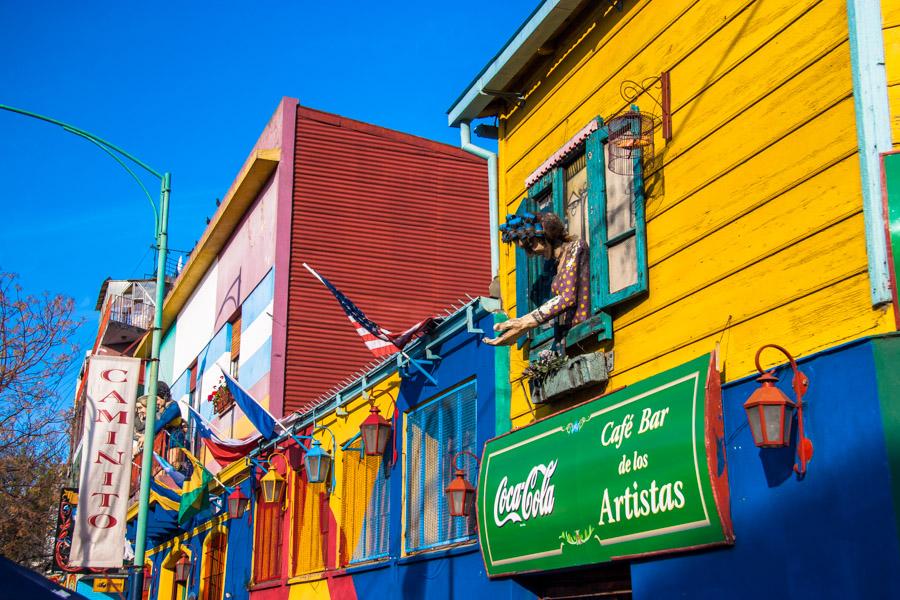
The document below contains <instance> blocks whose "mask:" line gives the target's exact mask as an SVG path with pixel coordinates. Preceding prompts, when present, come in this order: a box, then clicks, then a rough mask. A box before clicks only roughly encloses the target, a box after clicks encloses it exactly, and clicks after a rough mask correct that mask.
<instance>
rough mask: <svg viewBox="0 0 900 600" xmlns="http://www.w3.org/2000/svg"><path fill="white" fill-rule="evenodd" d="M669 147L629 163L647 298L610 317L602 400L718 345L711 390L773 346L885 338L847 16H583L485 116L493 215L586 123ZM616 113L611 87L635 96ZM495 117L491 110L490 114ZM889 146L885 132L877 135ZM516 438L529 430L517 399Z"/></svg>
mask: <svg viewBox="0 0 900 600" xmlns="http://www.w3.org/2000/svg"><path fill="white" fill-rule="evenodd" d="M889 4H891V3H885V4H884V13H885V14H884V20H883V23H884V35H885V42H886V49H887V54H888V59H889V60H888V65H889V73H890V74H889V78H888V81H889V84H890V85H889V90H890V98H891V101H892V104H893V107H894V111H893V113H894V114H895V115H896V114H897V113H900V96H898V90H900V79H898V78H900V75H898V74H897V73H898V71H897V67H896V65H897V64H898V63H900V56H898V55H900V45H898V41H900V37H898V36H900V27H898V25H900V22H898V19H900V17H898V15H900V9H898V6H897V5H896V3H893V6H889ZM663 72H668V75H669V79H670V82H671V83H670V86H669V90H670V92H669V93H670V106H669V110H668V112H669V113H670V114H671V130H672V135H671V139H670V140H664V139H663V136H662V130H661V128H660V129H657V131H656V133H655V152H654V155H653V156H652V158H651V157H649V156H648V157H646V158H645V160H644V193H645V198H644V200H645V215H646V216H645V218H646V244H647V248H646V252H647V267H648V290H647V293H646V294H644V295H641V296H639V297H637V298H635V299H632V300H629V301H627V302H625V303H621V304H618V305H617V306H614V307H612V308H611V310H610V313H611V317H612V323H613V327H612V330H613V333H612V337H613V339H612V340H608V341H605V342H603V343H602V344H600V345H599V346H597V347H596V348H592V349H602V350H605V351H612V352H613V362H614V369H613V370H612V372H611V374H610V382H609V385H608V389H615V388H618V387H620V386H624V385H628V384H630V383H633V382H635V381H638V380H641V379H643V378H646V377H647V376H649V375H651V374H653V373H658V372H660V371H662V370H665V369H667V368H669V367H671V366H674V365H677V364H681V363H683V362H685V361H687V360H689V359H690V358H692V357H695V356H697V355H700V354H702V353H704V352H707V351H709V350H711V349H713V348H714V347H716V346H717V345H718V347H719V349H720V360H721V362H722V366H723V369H724V373H725V376H726V379H727V380H734V379H737V378H740V377H744V376H746V375H748V374H750V373H751V372H753V371H755V368H754V365H753V357H754V353H755V351H756V349H757V348H758V347H759V346H761V345H762V344H764V343H767V342H777V343H780V344H781V345H783V346H785V347H787V348H789V349H790V350H791V351H792V352H794V353H795V354H796V355H800V356H803V355H808V354H811V353H814V352H817V351H820V350H823V349H825V348H828V347H831V346H835V345H837V344H841V343H843V342H846V341H850V340H853V339H856V338H859V337H862V336H868V335H873V334H878V333H882V332H887V331H891V330H893V329H894V315H893V311H892V310H891V308H890V306H889V305H887V304H885V305H882V306H873V302H872V299H871V297H870V285H869V274H868V270H867V253H866V230H865V223H864V215H863V199H862V188H861V180H860V161H859V157H858V146H859V144H858V140H857V133H856V127H857V125H856V118H855V112H854V98H853V73H852V66H851V48H850V41H849V38H848V15H847V3H846V2H844V1H843V0H824V1H811V2H787V1H783V0H764V1H757V2H752V1H749V2H748V1H746V0H739V1H699V2H684V3H676V2H664V1H662V0H648V1H640V2H634V3H632V2H626V3H624V5H623V4H621V3H620V4H619V5H618V6H617V5H616V4H615V3H613V4H610V3H597V4H595V5H593V6H592V7H590V8H584V9H581V12H579V13H577V14H575V15H574V16H573V18H572V19H570V21H569V23H568V25H567V26H565V27H564V28H563V30H562V33H561V34H559V35H557V36H556V37H555V39H553V40H552V41H551V43H550V44H549V45H548V46H546V47H542V48H540V50H539V52H538V57H537V58H536V59H534V60H533V61H531V62H530V63H529V64H528V66H527V67H526V68H525V69H524V70H523V71H522V72H521V74H520V75H519V76H518V78H517V80H516V82H515V84H514V87H515V91H516V92H517V93H519V94H520V95H521V102H518V103H509V104H506V105H505V106H503V107H502V109H501V110H498V117H499V151H498V159H499V202H500V207H499V210H500V214H501V215H502V214H504V211H505V213H515V212H516V211H517V210H518V209H519V206H520V203H521V202H522V200H523V198H524V197H525V196H526V195H527V194H528V188H527V186H526V178H528V176H529V174H531V173H532V172H533V171H534V170H535V169H537V168H538V167H539V166H540V165H541V164H542V163H544V162H545V161H546V160H547V159H548V158H549V157H551V156H552V155H553V154H554V153H556V152H557V151H558V150H559V149H560V148H562V147H563V146H564V145H565V144H566V142H567V141H568V140H570V139H571V138H572V137H573V135H575V134H576V133H577V132H579V131H580V130H582V128H584V127H585V125H586V124H587V123H589V122H590V121H591V120H592V119H594V118H596V117H598V115H599V116H600V117H601V118H602V119H604V120H608V119H609V118H611V117H613V116H615V115H616V114H619V113H621V112H622V111H624V110H626V109H627V108H628V106H629V105H630V104H632V103H633V104H636V105H637V106H639V107H640V109H641V110H643V111H647V112H651V113H656V114H657V115H660V112H661V110H660V106H659V102H660V101H661V90H660V88H659V85H658V84H657V83H656V81H657V80H658V78H659V76H660V74H661V73H663ZM648 80H649V83H650V85H649V89H648V90H647V91H646V93H640V94H639V95H638V96H637V97H634V98H628V97H623V94H622V88H623V84H625V83H626V82H627V81H632V82H638V83H646V82H648ZM495 106H497V105H495ZM892 122H893V126H894V129H895V133H894V136H893V137H894V140H895V144H896V140H897V139H898V137H900V136H898V135H897V134H896V129H897V126H898V120H897V117H896V116H895V117H894V119H893V121H892ZM517 266H518V265H517V264H516V256H515V249H514V247H513V246H512V245H510V244H503V245H502V247H501V249H500V281H501V290H502V299H503V305H504V308H506V309H507V310H508V311H509V312H510V314H516V312H517V308H518V307H517V306H516V269H517ZM527 358H528V357H527V354H526V352H525V351H524V350H514V351H513V353H512V360H511V368H510V380H511V382H512V383H511V387H512V405H511V417H512V420H513V424H514V426H521V425H524V424H527V423H528V422H530V421H531V420H533V419H534V418H536V417H538V416H540V415H541V414H542V412H541V410H539V409H537V410H536V409H535V407H534V405H533V404H532V403H531V402H530V399H529V396H528V392H527V390H526V387H527V386H525V385H518V384H517V381H518V380H519V379H520V377H521V372H522V369H523V368H524V366H525V365H526V360H527Z"/></svg>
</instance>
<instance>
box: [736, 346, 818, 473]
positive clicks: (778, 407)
mask: <svg viewBox="0 0 900 600" xmlns="http://www.w3.org/2000/svg"><path fill="white" fill-rule="evenodd" d="M766 348H773V349H775V350H778V351H779V352H781V353H782V354H784V355H785V356H786V357H787V358H788V360H789V361H790V363H791V369H792V370H793V371H794V378H793V381H792V386H793V388H794V394H795V395H796V396H797V400H796V402H795V401H793V400H791V399H790V398H788V397H787V396H786V395H785V394H784V393H783V392H782V391H781V390H779V389H778V388H777V387H775V384H776V383H777V382H778V377H776V376H775V373H774V371H768V372H765V371H763V368H762V366H760V364H759V356H760V354H762V351H763V350H765V349H766ZM756 370H757V371H759V372H760V373H761V375H760V377H759V378H757V380H756V381H758V382H759V383H760V387H759V388H758V389H757V390H756V391H754V392H753V393H752V394H751V395H750V397H749V398H748V399H747V401H746V402H744V410H745V411H747V422H748V423H749V424H750V431H751V433H753V441H754V443H756V445H757V446H758V447H760V448H784V447H786V446H789V445H790V443H791V421H793V418H794V411H796V412H797V457H798V458H799V463H798V464H795V465H794V471H796V472H797V473H798V474H800V475H804V474H806V463H808V462H809V460H810V459H811V458H812V454H813V445H812V442H811V441H810V440H809V438H807V437H806V435H805V434H804V431H803V395H804V394H805V393H806V390H807V389H808V388H809V378H808V377H807V376H806V375H805V374H804V373H803V372H802V371H801V370H800V368H799V367H798V366H797V361H795V360H794V357H793V356H791V354H790V352H788V351H787V350H785V349H784V348H782V347H781V346H776V345H775V344H766V345H765V346H763V347H762V348H760V349H759V350H757V352H756Z"/></svg>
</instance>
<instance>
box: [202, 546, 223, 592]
mask: <svg viewBox="0 0 900 600" xmlns="http://www.w3.org/2000/svg"><path fill="white" fill-rule="evenodd" d="M209 536H210V538H209V542H208V547H207V550H206V554H205V555H204V556H203V562H204V565H203V579H202V580H201V582H200V600H222V594H223V593H224V591H225V552H226V545H227V544H228V536H227V535H226V534H225V533H223V532H221V531H214V532H212V533H210V534H209Z"/></svg>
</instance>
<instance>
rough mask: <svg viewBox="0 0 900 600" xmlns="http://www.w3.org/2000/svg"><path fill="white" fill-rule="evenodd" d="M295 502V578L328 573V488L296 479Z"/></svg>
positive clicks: (293, 552)
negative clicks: (324, 506)
mask: <svg viewBox="0 0 900 600" xmlns="http://www.w3.org/2000/svg"><path fill="white" fill-rule="evenodd" d="M294 481H295V482H296V483H295V485H294V502H293V519H292V521H291V522H292V523H293V525H292V527H293V529H294V530H293V536H292V556H293V575H306V574H307V573H316V572H318V571H324V570H325V541H326V538H327V533H328V520H327V519H324V518H323V514H327V513H323V511H322V504H323V503H327V502H328V495H327V494H326V493H325V492H324V489H325V484H322V483H314V484H310V483H308V482H307V481H306V477H305V476H303V477H295V478H294Z"/></svg>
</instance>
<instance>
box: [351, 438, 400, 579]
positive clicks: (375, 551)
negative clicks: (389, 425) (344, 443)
mask: <svg viewBox="0 0 900 600" xmlns="http://www.w3.org/2000/svg"><path fill="white" fill-rule="evenodd" d="M355 446H356V447H355V448H352V447H351V448H347V449H345V450H344V452H343V477H342V478H341V479H342V485H341V497H342V503H341V523H342V526H343V531H344V536H345V538H346V539H345V541H344V544H345V547H344V548H343V549H342V563H343V564H348V563H358V562H364V561H368V560H376V559H379V558H384V557H386V556H388V554H389V553H390V536H389V532H390V505H391V494H390V492H391V482H390V479H388V477H387V476H388V473H389V471H388V470H389V469H390V465H389V464H388V462H387V461H385V460H384V458H383V457H381V456H366V455H365V454H363V453H362V452H360V451H359V449H360V447H361V445H360V441H357V442H356V443H355Z"/></svg>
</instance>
